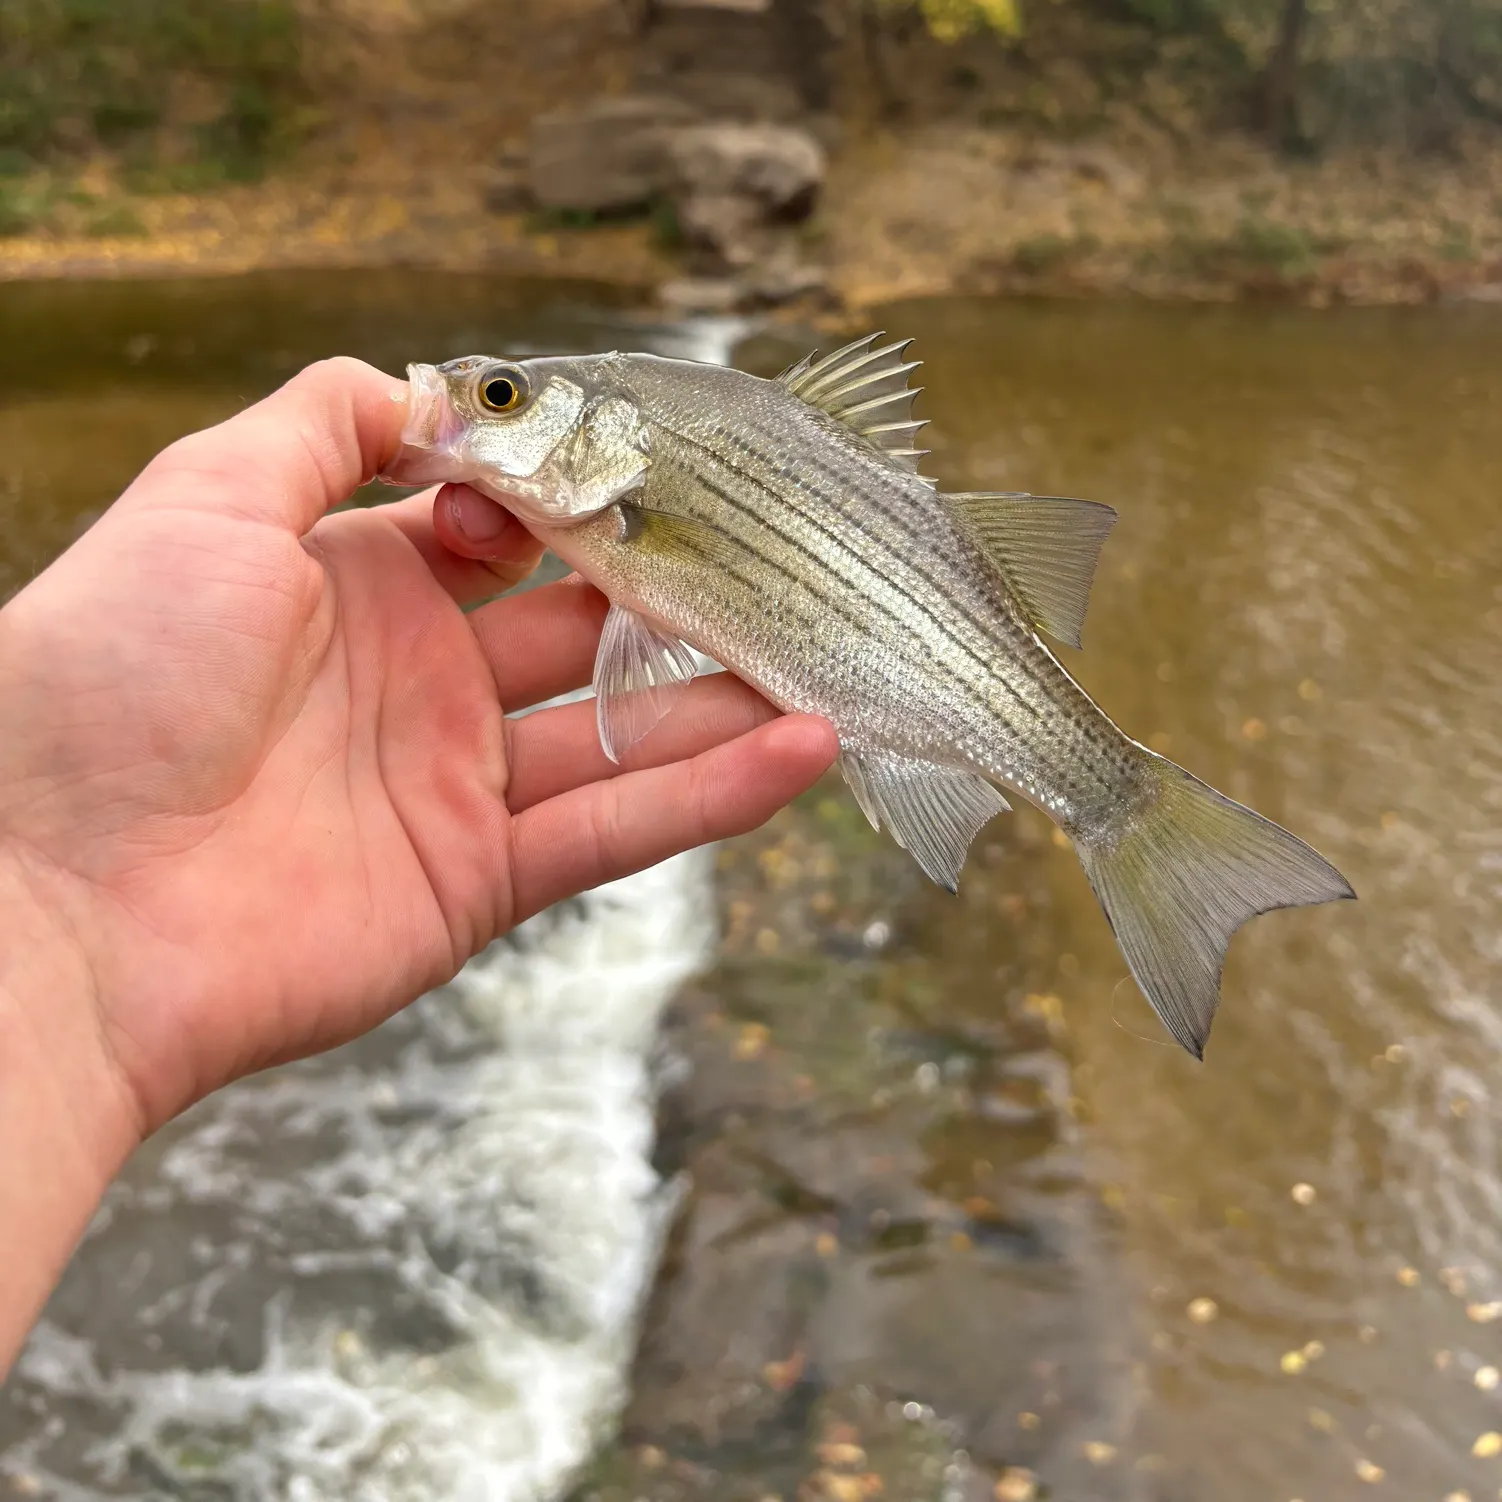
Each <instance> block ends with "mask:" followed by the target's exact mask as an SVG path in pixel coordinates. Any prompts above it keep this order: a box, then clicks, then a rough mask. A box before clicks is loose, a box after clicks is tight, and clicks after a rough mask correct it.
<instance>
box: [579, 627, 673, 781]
mask: <svg viewBox="0 0 1502 1502" xmlns="http://www.w3.org/2000/svg"><path fill="white" fill-rule="evenodd" d="M696 669H697V665H696V663H695V662H694V654H693V653H692V652H691V651H690V650H689V649H688V647H687V646H686V645H685V644H684V643H683V642H681V641H679V640H678V639H677V637H673V636H667V635H665V634H664V633H663V632H661V631H659V630H658V629H657V627H656V626H654V625H653V624H652V623H651V622H650V621H649V620H647V619H646V617H645V616H641V615H638V614H637V613H636V612H635V611H634V610H627V609H625V608H624V607H622V606H620V605H612V606H611V607H610V614H609V615H607V616H606V617H605V627H604V630H602V631H601V632H600V648H599V651H598V653H597V654H596V655H595V677H594V688H595V723H596V724H597V726H598V727H599V731H600V745H601V747H602V748H603V750H604V752H605V754H606V756H608V757H609V758H610V759H611V761H614V762H618V761H620V759H621V757H622V756H624V755H625V753H626V752H627V751H629V750H630V749H631V747H632V746H634V745H635V744H636V743H637V741H639V740H640V739H641V738H642V737H643V736H644V735H646V734H647V732H648V731H649V730H651V729H652V728H653V727H654V726H655V725H656V724H657V722H658V721H659V720H661V719H662V717H663V716H664V715H665V714H667V712H668V711H669V710H670V709H671V708H672V707H673V702H674V700H675V699H676V698H677V697H678V695H679V694H680V693H682V691H683V689H684V688H685V687H686V686H687V685H688V683H689V681H690V679H692V678H693V676H694V673H695V671H696Z"/></svg>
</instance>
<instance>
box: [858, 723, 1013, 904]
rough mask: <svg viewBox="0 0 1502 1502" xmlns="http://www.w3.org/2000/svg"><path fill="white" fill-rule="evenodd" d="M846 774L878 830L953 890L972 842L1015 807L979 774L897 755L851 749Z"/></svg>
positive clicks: (956, 888) (863, 810)
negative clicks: (889, 836)
mask: <svg viewBox="0 0 1502 1502" xmlns="http://www.w3.org/2000/svg"><path fill="white" fill-rule="evenodd" d="M840 770H841V771H842V772H843V773H844V774H845V781H846V782H848V783H849V784H850V790H851V792H853V793H854V794H855V800H856V802H857V803H859V804H860V806H861V811H862V812H863V813H864V814H865V816H866V817H867V818H868V819H869V820H870V821H871V826H872V828H873V829H881V828H883V827H885V828H886V829H888V830H890V831H891V834H892V838H893V839H895V840H896V841H897V843H898V844H899V845H901V846H902V848H903V849H904V850H906V851H908V853H909V854H911V855H912V857H913V859H914V860H916V861H917V862H918V864H919V865H920V866H921V867H922V868H923V871H924V874H925V875H926V876H928V878H929V879H930V880H931V881H935V882H937V883H938V884H939V885H940V886H941V887H945V888H947V889H948V890H949V891H951V892H953V891H956V890H958V887H959V878H960V868H961V867H962V866H963V865H964V864H965V855H966V853H967V852H968V850H969V849H970V842H971V841H972V840H973V839H974V838H975V837H976V835H977V834H979V833H980V830H981V828H982V826H983V825H985V824H986V823H988V822H989V821H990V820H991V819H992V818H994V817H995V816H996V815H997V814H1000V813H1005V812H1006V811H1007V810H1008V809H1009V808H1010V807H1011V806H1012V805H1011V804H1010V803H1008V802H1007V800H1006V799H1005V798H1004V797H1003V796H1002V794H1001V792H1000V790H999V789H997V788H995V787H993V786H992V785H991V784H990V783H989V782H987V781H986V779H985V778H984V777H982V776H980V775H979V774H978V773H976V772H965V771H961V770H959V769H958V768H955V767H941V766H938V765H936V764H935V763H934V762H931V761H917V760H915V759H914V758H912V757H907V756H898V755H896V754H895V753H894V752H891V751H845V752H843V753H842V754H841V756H840Z"/></svg>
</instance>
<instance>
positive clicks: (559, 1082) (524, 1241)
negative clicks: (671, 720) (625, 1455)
mask: <svg viewBox="0 0 1502 1502" xmlns="http://www.w3.org/2000/svg"><path fill="white" fill-rule="evenodd" d="M708 859H709V858H708V856H707V853H706V852H703V851H699V852H693V853H690V854H688V855H683V856H679V857H677V858H676V859H674V860H671V861H668V862H666V863H664V864H663V865H661V866H658V867H656V868H654V869H652V870H649V871H645V872H642V873H641V874H640V875H637V876H634V877H630V878H628V879H626V880H624V881H620V882H616V883H614V884H612V885H610V886H606V887H602V888H600V889H598V890H597V891H595V892H593V893H590V894H588V895H586V896H585V897H583V898H581V899H579V901H578V902H577V903H575V904H573V905H571V906H570V907H569V908H566V909H563V910H559V911H555V912H554V913H551V914H544V915H542V916H541V917H540V918H539V919H535V920H533V922H532V923H530V924H528V925H524V927H523V928H522V929H520V930H518V932H517V934H516V935H515V936H513V940H512V941H510V942H503V943H499V944H497V945H494V946H492V948H491V949H490V950H489V951H487V952H486V953H485V954H484V955H482V956H480V957H479V958H478V959H476V960H475V961H473V962H472V963H471V964H470V965H469V966H467V967H466V968H465V970H464V971H463V972H462V974H461V975H460V976H459V978H458V979H457V980H456V981H455V983H454V985H453V986H452V987H451V988H448V989H447V990H446V992H444V993H435V995H434V996H433V997H429V998H425V999H424V1001H423V1002H421V1003H419V1004H418V1005H419V1008H420V1009H422V1012H423V1016H422V1024H423V1028H424V1030H425V1034H426V1036H427V1038H428V1041H429V1043H431V1042H432V1034H433V1032H434V1031H435V1030H436V1032H437V1033H438V1034H440V1035H441V1034H442V1033H443V1032H444V1031H445V1029H447V1030H449V1032H450V1033H451V1034H453V1036H454V1037H455V1038H457V1037H458V1036H459V1034H461V1033H462V1034H464V1035H465V1037H466V1038H467V1039H468V1042H469V1043H470V1044H471V1045H472V1044H473V1043H474V1042H475V1040H476V1039H477V1038H478V1039H479V1040H481V1041H482V1042H488V1044H489V1045H490V1046H485V1047H481V1048H479V1049H478V1050H475V1049H473V1048H469V1049H466V1050H461V1053H462V1054H463V1057H462V1061H461V1062H459V1063H457V1064H456V1063H449V1062H445V1061H444V1059H443V1057H442V1052H443V1050H442V1048H441V1047H439V1048H437V1049H436V1050H435V1049H434V1048H432V1047H416V1046H413V1045H412V1044H410V1043H409V1044H408V1045H407V1046H405V1047H403V1048H402V1049H401V1050H399V1052H398V1053H397V1056H396V1058H395V1059H394V1060H393V1061H391V1062H390V1063H389V1065H388V1067H385V1068H384V1069H382V1070H381V1071H378V1072H377V1074H376V1075H375V1077H374V1078H373V1077H372V1074H371V1072H370V1071H368V1070H364V1069H359V1070H344V1071H334V1072H333V1073H332V1074H331V1073H330V1072H324V1073H321V1074H320V1073H313V1072H309V1073H303V1074H299V1073H298V1072H297V1071H296V1070H293V1071H285V1072H282V1073H281V1074H280V1075H279V1076H268V1077H264V1078H263V1079H261V1080H257V1081H249V1082H246V1083H245V1084H244V1085H242V1086H240V1087H236V1089H234V1090H231V1091H228V1092H225V1093H224V1094H223V1095H222V1096H220V1097H217V1098H216V1104H215V1106H214V1108H213V1109H212V1110H209V1111H207V1112H205V1113H204V1114H203V1118H202V1121H201V1123H199V1124H197V1125H195V1127H194V1129H193V1130H191V1131H189V1132H188V1133H187V1134H186V1135H185V1136H184V1137H183V1139H182V1140H181V1141H179V1142H178V1143H176V1144H175V1145H174V1146H173V1147H172V1149H171V1150H170V1151H169V1152H168V1153H167V1154H166V1155H165V1156H164V1158H163V1160H162V1161H161V1163H160V1165H159V1169H158V1175H157V1179H158V1184H157V1186H156V1190H155V1192H159V1193H160V1192H166V1193H169V1194H171V1195H172V1196H173V1197H174V1199H175V1201H176V1205H177V1208H179V1209H180V1208H181V1207H182V1205H183V1204H186V1203H193V1202H199V1203H205V1202H209V1201H214V1202H223V1200H224V1198H225V1197H226V1196H230V1195H235V1196H239V1197H240V1202H241V1204H242V1205H243V1207H244V1213H245V1214H247V1215H249V1216H252V1217H254V1218H255V1219H256V1220H257V1221H258V1222H265V1223H268V1224H269V1223H281V1224H287V1223H290V1222H292V1221H294V1220H295V1219H296V1218H297V1217H298V1216H299V1215H303V1216H306V1215H307V1213H308V1212H309V1211H310V1209H313V1208H316V1209H318V1210H319V1211H320V1212H326V1213H333V1214H334V1215H335V1217H336V1220H337V1221H338V1223H340V1224H342V1225H347V1226H348V1227H350V1228H351V1234H350V1235H349V1237H348V1238H347V1240H346V1239H343V1238H339V1237H336V1238H333V1239H332V1240H330V1242H329V1244H328V1245H327V1246H326V1247H325V1248H322V1249H320V1248H318V1247H316V1246H315V1247H313V1248H311V1249H310V1248H308V1247H307V1246H306V1245H304V1246H303V1248H302V1250H300V1251H299V1252H298V1253H297V1254H296V1256H295V1257H294V1258H293V1259H292V1263H291V1268H290V1270H291V1272H292V1274H293V1277H294V1280H295V1279H297V1278H307V1279H310V1280H314V1281H316V1280H318V1279H320V1278H323V1279H327V1278H329V1277H330V1276H335V1277H337V1275H338V1274H339V1273H340V1271H341V1269H347V1270H348V1271H349V1272H351V1273H358V1272H362V1271H369V1270H371V1269H372V1268H379V1269H382V1270H383V1272H384V1274H385V1275H386V1276H388V1277H395V1278H397V1279H398V1280H399V1281H400V1284H401V1285H402V1286H403V1287H405V1288H407V1289H409V1290H410V1291H411V1292H412V1294H413V1295H414V1297H415V1298H416V1299H417V1300H418V1302H419V1304H420V1305H421V1307H423V1308H424V1309H426V1310H428V1311H430V1312H437V1313H438V1314H439V1315H441V1317H442V1320H443V1321H444V1322H445V1323H446V1325H447V1326H448V1328H449V1331H450V1332H451V1338H449V1339H447V1340H446V1341H445V1342H444V1343H442V1346H441V1348H440V1349H436V1350H432V1351H427V1352H425V1351H423V1350H422V1349H421V1343H418V1345H417V1346H416V1347H413V1346H408V1347H403V1346H402V1344H401V1343H400V1342H391V1341H384V1342H377V1341H372V1342H370V1343H368V1344H367V1343H366V1342H365V1341H364V1340H362V1339H360V1338H359V1337H358V1336H356V1335H355V1334H354V1333H353V1332H352V1331H351V1330H350V1329H348V1328H346V1327H344V1326H343V1324H342V1322H341V1320H340V1319H339V1318H338V1311H337V1309H335V1310H333V1311H325V1313H324V1314H323V1315H322V1316H318V1317H309V1316H308V1315H307V1314H306V1313H305V1312H304V1313H299V1312H297V1310H296V1309H295V1308H294V1306H293V1305H292V1303H291V1300H290V1298H289V1297H278V1298H277V1299H275V1300H274V1301H273V1303H272V1306H271V1307H270V1308H268V1310H267V1313H266V1321H267V1338H266V1344H265V1354H264V1358H263V1359H262V1360H261V1362H260V1364H259V1365H258V1366H256V1367H255V1369H254V1370H251V1371H246V1372H235V1371H229V1370H225V1369H222V1368H221V1369H216V1370H188V1369H170V1370H166V1371H160V1372H149V1371H144V1370H129V1369H127V1370H123V1371H118V1372H114V1373H111V1374H109V1375H105V1374H102V1373H101V1372H100V1371H99V1369H98V1367H97V1366H96V1360H95V1356H94V1354H93V1349H92V1347H91V1345H90V1343H89V1342H87V1341H84V1340H81V1339H78V1338H76V1337H74V1336H70V1335H66V1334H64V1333H63V1332H62V1331H61V1330H59V1329H57V1328H56V1327H54V1326H51V1325H48V1324H44V1325H43V1327H42V1328H41V1329H39V1330H38V1332H37V1334H36V1337H35V1338H34V1339H33V1341H32V1342H31V1344H30V1346H29V1347H28V1349H27V1351H26V1353H25V1356H24V1358H23V1361H22V1364H21V1367H20V1368H19V1376H20V1377H21V1379H22V1380H23V1381H24V1382H26V1383H29V1384H33V1385H35V1387H36V1388H38V1389H40V1390H41V1391H43V1392H45V1393H47V1394H49V1395H51V1396H52V1397H54V1398H55V1397H58V1396H62V1395H70V1396H73V1397H81V1398H86V1399H89V1400H91V1401H93V1402H95V1403H99V1404H103V1405H105V1406H106V1407H110V1408H115V1409H116V1410H117V1413H118V1426H117V1427H115V1428H114V1430H113V1432H112V1433H109V1434H108V1437H106V1438H104V1439H102V1440H100V1441H98V1442H97V1443H96V1444H95V1446H94V1448H93V1450H92V1452H91V1453H90V1455H89V1457H88V1466H87V1469H88V1471H89V1472H91V1473H92V1474H93V1475H94V1476H95V1477H97V1478H98V1479H99V1480H100V1481H101V1482H104V1483H108V1482H110V1481H111V1480H118V1479H120V1478H123V1477H126V1476H127V1475H129V1474H131V1471H130V1467H131V1466H132V1464H134V1465H135V1466H136V1467H137V1468H139V1464H140V1461H139V1456H140V1455H141V1454H143V1453H144V1454H146V1455H148V1456H151V1457H154V1458H155V1459H156V1462H157V1463H159V1464H160V1465H161V1466H162V1467H163V1468H164V1469H167V1470H169V1471H175V1472H179V1473H180V1472H181V1469H182V1466H183V1465H184V1464H185V1463H187V1462H185V1461H184V1459H183V1457H184V1455H185V1454H186V1455H188V1456H189V1459H190V1462H191V1464H192V1467H193V1469H194V1471H195V1472H196V1473H197V1474H198V1475H205V1474H208V1475H212V1476H213V1477H214V1478H216V1479H217V1480H219V1481H220V1482H221V1483H224V1482H228V1483H230V1484H231V1485H232V1486H233V1487H234V1494H235V1495H236V1496H237V1497H240V1496H243V1497H247V1498H262V1497H265V1498H272V1497H277V1498H282V1497H285V1498H289V1499H294V1502H322V1499H325V1498H327V1499H335V1498H338V1499H345V1502H350V1499H353V1502H401V1499H412V1502H416V1499H430V1498H433V1497H443V1498H446V1499H454V1502H466V1499H475V1502H481V1499H483V1502H534V1499H542V1498H546V1497H551V1496H554V1495H556V1493H557V1492H558V1490H559V1488H560V1487H561V1486H563V1485H564V1484H566V1482H567V1480H568V1478H569V1476H570V1475H571V1474H572V1473H573V1472H574V1471H575V1469H576V1468H577V1467H578V1466H579V1465H580V1464H581V1463H582V1462H583V1461H584V1460H585V1459H587V1457H588V1456H589V1454H590V1452H591V1450H592V1449H593V1448H594V1446H595V1445H596V1443H597V1442H598V1441H599V1439H600V1438H601V1437H602V1436H603V1434H604V1433H605V1432H607V1431H608V1429H609V1427H610V1426H611V1424H612V1423H613V1421H614V1419H615V1417H616V1415H617V1413H618V1410H619V1407H620V1405H621V1403H622V1401H623V1398H624V1372H625V1370H626V1367H627V1365H628V1363H629V1360H630V1355H631V1350H632V1346H633V1343H634V1336H635V1325H636V1317H637V1313H638V1310H639V1306H640V1302H641V1298H642V1295H643V1292H644V1290H645V1289H646V1288H647V1287H648V1286H649V1284H650V1280H651V1277H652V1273H653V1271H654V1269H655V1267H656V1262H657V1258H658V1254H659V1251H660V1245H661V1238H662V1234H663V1231H664V1228H665V1224H666V1220H667V1217H668V1214H669V1212H670V1209H671V1204H672V1201H673V1197H674V1196H673V1190H672V1187H671V1186H664V1185H663V1184H662V1183H660V1182H659V1180H658V1177H657V1175H656V1174H655V1173H654V1171H653V1169H652V1167H651V1164H650V1153H651V1147H652V1111H653V1085H652V1078H651V1072H650V1065H649V1056H650V1050H651V1047H652V1041H653V1038H654V1035H655V1030H656V1026H657V1021H658V1016H659V1013H660V1011H661V1009H662V1007H663V1005H664V1003H665V1002H666V1001H667V1000H668V998H669V997H670V996H671V995H672V994H673V992H674V991H675V990H676V988H677V987H678V986H679V985H680V984H681V983H682V982H683V980H684V979H685V978H686V977H687V976H688V975H689V974H690V973H691V972H692V971H693V970H694V969H695V968H696V967H697V966H699V965H700V964H701V963H702V962H703V961H704V959H705V957H706V956H707V955H708V953H709V952H710V948H711V945H712V941H713V919H712V911H711V906H710V900H709V890H710V883H709V867H708V865H707V862H708ZM441 1041H442V1039H441V1037H440V1043H441ZM450 1041H453V1040H452V1039H451V1040H450ZM309 1112H312V1113H315V1114H317V1115H318V1117H319V1120H320V1123H321V1125H322V1126H323V1127H325V1128H327V1127H328V1125H329V1124H330V1122H333V1121H337V1122H338V1124H339V1125H340V1128H341V1131H340V1139H341V1143H342V1146H341V1147H340V1149H339V1150H338V1151H337V1152H334V1153H332V1154H329V1155H325V1156H322V1157H317V1158H315V1159H314V1160H313V1161H312V1162H310V1163H307V1164H305V1165H303V1166H302V1168H301V1169H300V1171H299V1172H298V1173H296V1174H293V1175H281V1176H277V1175H271V1176H259V1175H257V1174H256V1173H255V1171H254V1167H253V1165H251V1166H250V1171H248V1172H247V1165H245V1164H244V1163H243V1162H242V1158H241V1156H240V1154H241V1152H242V1151H243V1144H244V1139H245V1136H246V1133H247V1130H249V1131H251V1132H252V1133H253V1132H255V1131H264V1130H266V1123H267V1122H268V1121H272V1122H275V1121H281V1122H283V1123H285V1124H286V1129H287V1130H288V1131H289V1132H291V1133H292V1134H293V1135H296V1133H297V1130H298V1123H299V1120H300V1119H301V1118H300V1115H299V1113H304V1114H306V1113H309ZM393 1120H394V1121H398V1122H401V1123H402V1125H401V1127H400V1129H399V1130H395V1131H393V1130H392V1129H391V1127H390V1126H389V1123H390V1122H391V1121H393ZM304 1124H306V1123H304ZM234 1263H235V1258H234V1257H233V1255H231V1256H229V1258H228V1264H229V1272H227V1273H226V1275H227V1276H229V1275H233V1267H234ZM200 1294H202V1290H201V1289H200ZM201 1302H204V1303H205V1305H207V1303H208V1299H207V1296H204V1297H202V1298H201ZM149 1315H150V1311H147V1312H146V1317H149ZM185 1434H186V1435H187V1436H189V1438H188V1439H187V1440H186V1441H185V1440H184V1438H183V1436H184V1435H185ZM45 1439H46V1436H45V1435H43V1434H38V1436H37V1438H36V1442H35V1443H33V1444H27V1445H24V1446H21V1447H19V1448H18V1449H17V1450H14V1451H12V1452H11V1453H10V1454H9V1455H8V1456H7V1457H6V1460H5V1462H4V1463H3V1464H4V1468H5V1469H8V1470H11V1471H27V1472H30V1473H31V1474H33V1475H35V1476H36V1477H37V1479H38V1480H40V1481H42V1482H43V1484H44V1485H45V1486H46V1487H47V1488H48V1490H49V1491H50V1492H55V1493H56V1494H57V1495H58V1496H60V1497H80V1498H81V1497H85V1496H89V1495H92V1493H91V1492H90V1490H89V1489H88V1488H87V1487H81V1486H80V1485H78V1484H77V1483H76V1476H75V1477H74V1478H65V1477H63V1476H60V1475H56V1474H54V1473H52V1472H51V1471H50V1469H49V1468H48V1467H47V1466H46V1465H45V1463H44V1461H43V1457H44V1455H45V1453H46V1450H45ZM206 1451H207V1452H210V1453H209V1454H208V1456H207V1458H205V1452H206ZM133 1456H134V1457H136V1459H135V1460H134V1462H133V1460H132V1457H133ZM137 1473H138V1470H137Z"/></svg>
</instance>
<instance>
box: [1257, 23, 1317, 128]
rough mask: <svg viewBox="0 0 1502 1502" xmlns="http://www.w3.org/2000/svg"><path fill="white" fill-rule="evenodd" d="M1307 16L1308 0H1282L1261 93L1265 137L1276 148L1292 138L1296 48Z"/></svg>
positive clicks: (1296, 86)
mask: <svg viewBox="0 0 1502 1502" xmlns="http://www.w3.org/2000/svg"><path fill="white" fill-rule="evenodd" d="M1308 19H1309V0H1283V12H1282V15H1281V16H1279V18H1278V40H1277V44H1276V45H1275V46H1274V47H1273V55H1272V56H1271V57H1270V58H1269V59H1268V62H1267V74H1266V77H1265V79H1264V85H1265V90H1266V92H1265V93H1264V95H1263V111H1264V113H1263V125H1264V128H1265V129H1266V131H1267V137H1268V140H1269V141H1271V142H1272V144H1273V145H1274V146H1275V147H1276V148H1277V149H1278V150H1280V151H1281V150H1283V148H1284V147H1286V146H1288V145H1289V144H1290V142H1291V141H1292V138H1293V133H1294V126H1295V104H1296V99H1295V94H1296V91H1297V88H1298V76H1299V50H1300V48H1301V47H1302V45H1303V41H1304V24H1305V22H1306V21H1307V20H1308Z"/></svg>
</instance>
